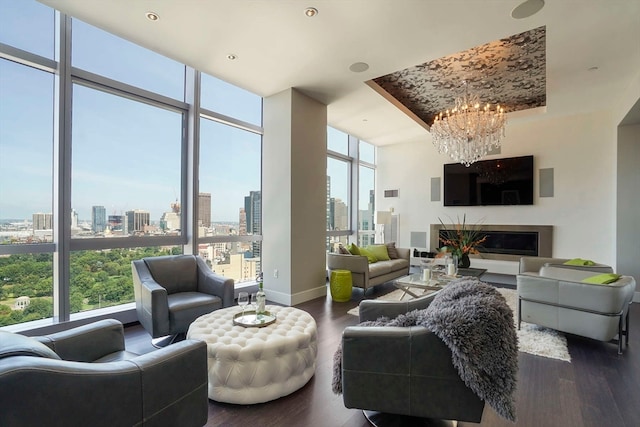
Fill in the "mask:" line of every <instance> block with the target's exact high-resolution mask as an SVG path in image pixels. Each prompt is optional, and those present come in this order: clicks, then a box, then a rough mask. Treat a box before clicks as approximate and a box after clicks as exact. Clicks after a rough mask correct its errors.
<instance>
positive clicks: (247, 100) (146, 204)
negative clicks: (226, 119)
mask: <svg viewBox="0 0 640 427" xmlns="http://www.w3.org/2000/svg"><path fill="white" fill-rule="evenodd" d="M0 12H1V13H0V42H2V43H5V44H8V45H11V46H15V47H18V48H20V49H23V50H27V51H29V52H32V53H35V54H37V55H40V56H44V57H47V58H49V59H53V56H54V45H53V33H54V25H53V24H54V14H53V10H52V9H50V8H48V7H46V6H44V5H42V4H40V3H37V2H35V1H32V0H26V1H20V2H18V1H13V0H0ZM72 28H73V36H72V43H73V45H72V46H73V47H72V52H73V55H72V61H73V62H72V65H73V66H74V67H77V68H80V69H83V70H86V71H90V72H92V73H95V74H100V75H103V76H105V77H108V78H111V79H114V80H118V81H122V82H124V83H127V84H130V85H132V86H136V87H141V88H143V89H146V90H150V91H153V92H157V93H160V94H162V95H164V96H168V97H171V98H174V99H178V100H183V82H184V66H183V65H182V64H180V63H178V62H175V61H173V60H171V59H169V58H166V57H163V56H161V55H158V54H156V53H154V52H152V51H149V50H147V49H143V48H141V47H139V46H137V45H135V44H133V43H130V42H127V41H125V40H122V39H120V38H118V37H116V36H114V35H111V34H109V33H106V32H104V31H101V30H99V29H97V28H94V27H92V26H90V25H87V24H85V23H83V22H82V21H78V20H73V27H72ZM97 47H99V48H97ZM201 86H202V96H201V103H202V107H203V108H206V109H209V110H212V111H215V112H218V113H222V114H224V115H227V116H230V117H235V118H237V119H240V120H242V121H245V122H248V123H252V124H256V125H260V124H261V99H260V97H258V96H257V95H254V94H252V93H250V92H247V91H245V90H243V89H240V88H237V87H235V86H233V85H230V84H228V83H225V82H223V81H221V80H218V79H216V78H215V77H212V76H209V75H206V74H202V82H201ZM53 93H54V78H53V75H52V74H51V73H47V72H44V71H40V70H36V69H33V68H29V67H26V66H24V65H19V64H16V63H13V62H10V61H6V60H0V219H2V218H5V219H6V218H15V219H26V218H31V215H32V214H33V213H35V212H51V211H52V186H53V181H52V174H53V169H52V164H53V126H54V123H53V120H54V118H53V111H54V110H53V103H54V99H53ZM73 102H74V104H73V106H72V109H73V112H72V117H73V126H72V140H73V149H72V191H71V201H72V206H71V207H72V208H73V209H75V210H76V211H77V212H78V215H79V218H80V219H81V220H89V219H90V218H91V207H92V206H94V205H102V206H104V207H105V208H106V209H107V213H108V214H112V213H118V214H120V213H123V212H125V211H127V210H132V209H143V210H148V211H150V212H151V219H152V221H157V220H159V218H160V215H161V214H162V213H163V212H166V211H169V210H170V206H169V205H170V203H172V202H173V201H175V199H176V198H178V199H179V198H180V194H179V193H178V192H179V191H180V188H181V183H180V149H181V147H180V143H181V140H180V135H181V129H182V116H181V114H179V113H177V112H174V111H170V110H165V109H160V108H157V107H155V106H149V105H147V104H144V103H140V102H134V101H131V100H128V99H125V98H122V97H118V96H114V95H110V94H107V93H104V92H100V91H97V90H94V89H91V88H87V87H84V86H81V85H78V84H74V88H73ZM328 138H329V141H330V142H331V141H332V140H333V141H340V142H339V145H341V144H344V149H345V150H346V141H347V138H348V137H347V135H346V134H345V133H343V132H340V131H337V130H335V129H331V128H329V131H328ZM330 147H331V143H330ZM333 149H335V148H333ZM260 159H261V152H260V136H259V135H256V134H253V133H250V132H246V131H242V130H239V129H236V128H232V127H229V126H225V125H221V124H219V123H215V122H211V121H209V120H203V122H202V123H201V159H200V191H201V192H208V193H211V195H212V196H211V199H212V208H211V212H212V220H213V221H238V213H239V209H240V208H241V207H243V206H244V196H246V195H248V194H249V192H250V191H256V190H260V161H261V160H260ZM328 173H329V175H330V176H332V179H333V181H332V182H333V183H334V185H332V196H333V197H338V198H340V199H342V200H345V201H346V200H347V186H346V184H345V183H346V181H347V179H348V177H347V176H346V173H344V169H343V168H340V167H338V168H337V169H334V168H332V163H331V162H330V163H329V167H328ZM361 184H362V186H364V188H367V189H368V188H373V177H372V176H371V177H366V178H365V177H362V178H361ZM367 203H368V191H364V192H362V194H360V208H361V209H365V208H366V207H367Z"/></svg>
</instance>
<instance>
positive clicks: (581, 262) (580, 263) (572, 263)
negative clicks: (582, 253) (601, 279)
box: [564, 258, 596, 265]
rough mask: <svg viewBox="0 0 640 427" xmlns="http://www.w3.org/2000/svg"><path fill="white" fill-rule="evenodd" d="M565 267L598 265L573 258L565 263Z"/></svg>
mask: <svg viewBox="0 0 640 427" xmlns="http://www.w3.org/2000/svg"><path fill="white" fill-rule="evenodd" d="M564 265H596V263H595V262H593V261H591V260H588V259H582V258H573V259H570V260H569V261H566V262H564Z"/></svg>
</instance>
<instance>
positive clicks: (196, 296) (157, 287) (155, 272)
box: [131, 255, 234, 344]
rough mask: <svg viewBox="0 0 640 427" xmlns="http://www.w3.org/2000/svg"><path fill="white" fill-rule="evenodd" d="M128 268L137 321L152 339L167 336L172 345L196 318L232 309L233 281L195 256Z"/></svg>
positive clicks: (156, 259)
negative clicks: (224, 308)
mask: <svg viewBox="0 0 640 427" xmlns="http://www.w3.org/2000/svg"><path fill="white" fill-rule="evenodd" d="M131 268H132V271H133V290H134V295H135V300H136V312H137V314H138V320H139V321H140V324H142V326H143V327H144V328H145V329H146V331H147V332H149V333H150V334H151V336H152V337H153V338H160V337H165V336H167V335H169V336H171V339H170V340H169V343H170V342H173V341H175V339H176V338H177V337H178V336H179V334H185V333H186V332H187V330H188V329H189V325H190V324H191V323H192V322H193V321H194V320H195V319H197V318H198V317H200V316H202V315H203V314H207V313H211V312H212V311H214V310H217V309H219V308H223V307H230V306H231V305H233V286H234V283H233V279H229V278H226V277H223V276H220V275H219V274H216V273H214V272H213V271H211V269H210V268H209V267H208V266H207V264H206V263H205V261H204V260H203V259H202V258H200V257H198V256H195V255H169V256H160V257H151V258H143V259H141V260H136V261H132V262H131ZM154 344H155V343H154Z"/></svg>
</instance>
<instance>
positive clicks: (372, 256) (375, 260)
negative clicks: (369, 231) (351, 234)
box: [358, 248, 378, 264]
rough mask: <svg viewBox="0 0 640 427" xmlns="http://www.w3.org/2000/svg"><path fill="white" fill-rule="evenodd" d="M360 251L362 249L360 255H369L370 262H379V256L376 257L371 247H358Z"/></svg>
mask: <svg viewBox="0 0 640 427" xmlns="http://www.w3.org/2000/svg"><path fill="white" fill-rule="evenodd" d="M358 251H360V255H362V256H366V257H367V259H368V260H369V264H373V263H376V262H378V258H376V256H375V255H374V254H373V253H372V252H371V251H370V250H369V249H367V248H358Z"/></svg>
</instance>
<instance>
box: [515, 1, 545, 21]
mask: <svg viewBox="0 0 640 427" xmlns="http://www.w3.org/2000/svg"><path fill="white" fill-rule="evenodd" d="M543 7H544V0H526V1H525V2H524V3H521V4H519V5H518V6H516V7H515V8H514V9H513V10H512V11H511V17H512V18H513V19H523V18H528V17H530V16H533V15H535V14H536V13H538V12H539V11H540V9H542V8H543Z"/></svg>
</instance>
